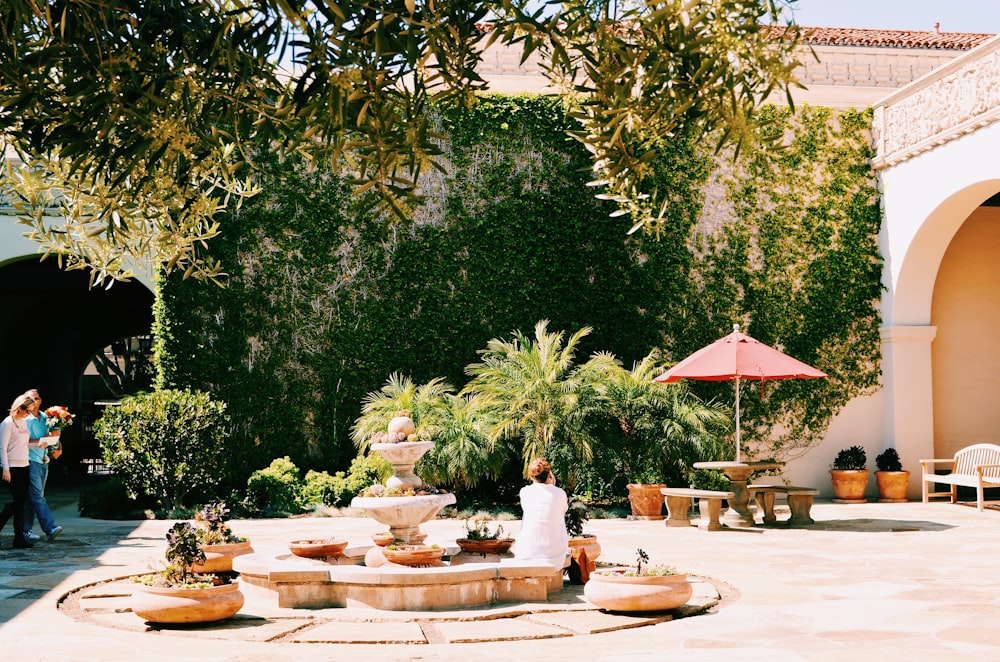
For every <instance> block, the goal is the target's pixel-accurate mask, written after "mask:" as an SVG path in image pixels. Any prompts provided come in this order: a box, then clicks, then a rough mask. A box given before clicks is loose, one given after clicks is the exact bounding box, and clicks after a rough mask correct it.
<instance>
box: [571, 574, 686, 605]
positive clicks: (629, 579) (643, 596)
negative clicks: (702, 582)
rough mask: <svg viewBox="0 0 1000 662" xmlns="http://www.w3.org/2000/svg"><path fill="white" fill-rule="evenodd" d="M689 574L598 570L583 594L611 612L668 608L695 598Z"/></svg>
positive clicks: (593, 602)
mask: <svg viewBox="0 0 1000 662" xmlns="http://www.w3.org/2000/svg"><path fill="white" fill-rule="evenodd" d="M691 593H692V589H691V584H690V582H688V580H687V575H653V576H629V575H625V574H621V573H617V572H613V571H601V572H594V573H591V575H590V581H588V582H587V584H586V585H585V586H584V587H583V594H584V596H585V597H586V598H587V600H588V601H589V602H590V603H591V604H593V605H594V606H596V607H600V608H601V609H606V610H608V611H664V610H667V609H676V608H677V607H680V606H681V605H684V604H686V603H687V601H688V600H689V599H690V598H691Z"/></svg>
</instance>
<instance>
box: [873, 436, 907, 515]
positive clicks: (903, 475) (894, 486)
mask: <svg viewBox="0 0 1000 662" xmlns="http://www.w3.org/2000/svg"><path fill="white" fill-rule="evenodd" d="M875 480H876V482H877V483H878V494H879V501H881V502H883V503H902V502H904V501H907V498H906V492H907V489H908V488H909V485H910V472H909V471H903V464H902V463H901V462H900V461H899V453H897V452H896V449H895V448H886V449H885V450H884V451H882V452H881V453H879V454H878V455H877V456H875Z"/></svg>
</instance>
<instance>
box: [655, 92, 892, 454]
mask: <svg viewBox="0 0 1000 662" xmlns="http://www.w3.org/2000/svg"><path fill="white" fill-rule="evenodd" d="M762 121H765V122H769V123H770V126H771V127H772V129H771V130H773V131H776V132H781V133H782V134H783V135H784V149H782V150H780V151H774V150H762V149H760V148H759V147H758V148H755V147H754V146H748V149H747V152H746V153H745V154H744V159H743V160H742V161H740V162H739V163H738V165H737V167H735V168H733V169H731V170H729V171H728V172H723V173H722V174H721V175H720V181H721V182H723V183H724V184H725V186H726V191H727V195H726V202H727V203H728V204H729V205H731V209H732V214H733V216H734V219H733V222H730V223H726V224H723V225H721V226H719V227H718V228H717V229H716V230H715V231H714V232H708V233H704V234H702V235H700V236H699V237H698V238H697V239H698V240H699V241H698V246H699V249H700V253H701V259H700V260H699V263H698V266H697V267H696V268H695V269H694V270H693V274H692V275H693V279H692V280H693V282H694V283H695V284H696V287H695V290H694V293H695V295H696V296H694V297H693V298H692V299H691V300H690V301H689V306H688V308H689V310H690V311H691V314H692V316H693V318H694V320H696V323H695V324H693V325H692V330H693V329H698V331H697V332H695V333H689V334H679V335H677V336H675V344H674V348H675V350H678V351H679V352H687V351H690V350H693V349H695V347H696V345H697V343H698V342H701V341H704V340H705V339H706V335H707V334H708V329H711V330H712V331H714V334H715V335H719V336H721V335H724V334H725V333H727V332H728V331H729V330H730V325H731V324H732V323H734V322H739V323H742V325H743V330H744V331H745V332H746V333H748V334H749V335H751V336H753V337H755V338H757V339H758V340H760V341H762V342H765V343H768V344H771V345H774V346H777V347H778V348H779V349H782V350H784V351H785V352H786V353H789V354H791V355H792V356H795V357H796V358H798V359H800V360H802V361H805V362H806V363H809V364H811V365H814V366H816V367H818V368H820V369H821V370H823V371H824V372H826V373H827V374H828V375H829V377H828V379H825V380H785V381H780V382H769V383H767V384H766V385H765V386H763V387H761V388H756V389H755V388H749V387H748V388H746V389H745V390H744V391H743V392H742V393H741V405H742V412H743V420H744V426H743V428H744V435H745V436H744V443H745V444H746V445H747V449H746V450H749V451H750V453H751V455H753V454H759V455H762V456H764V457H775V458H783V459H787V458H789V457H793V456H794V455H795V454H797V453H800V452H801V451H803V450H804V449H806V448H808V447H809V446H810V445H811V444H812V443H814V442H815V441H816V440H817V439H818V438H819V437H820V436H821V435H822V434H823V432H824V431H825V430H826V427H827V425H828V424H829V422H830V419H831V418H832V416H833V415H834V414H836V413H837V412H838V411H839V410H840V409H841V408H842V407H843V406H844V405H845V404H846V403H847V402H848V401H849V400H851V399H852V398H854V397H857V396H859V395H862V394H865V393H870V392H872V391H873V389H874V388H875V387H876V386H877V383H878V377H879V352H880V343H879V332H878V327H879V321H880V317H879V311H878V303H879V297H880V295H881V285H880V282H881V281H880V276H881V269H882V260H881V257H880V255H879V252H878V233H879V227H880V221H881V214H880V211H879V201H878V196H877V190H876V182H875V176H874V173H873V171H872V169H871V167H870V159H871V157H872V151H871V147H870V140H869V135H868V128H869V126H870V122H871V116H870V113H868V112H860V111H856V110H847V111H842V112H835V111H833V110H831V109H829V108H815V107H805V108H801V109H799V110H798V111H797V112H796V113H795V114H792V112H791V111H790V110H789V109H787V108H776V107H773V106H772V107H768V108H766V109H764V112H763V113H762ZM706 327H708V329H706ZM726 386H728V392H726ZM726 386H719V385H717V386H715V387H714V388H711V389H708V388H703V389H702V390H704V391H709V392H710V393H713V394H715V395H718V397H724V398H730V399H731V398H732V397H733V394H732V385H731V384H727V385H726Z"/></svg>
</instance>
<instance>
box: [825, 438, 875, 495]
mask: <svg viewBox="0 0 1000 662" xmlns="http://www.w3.org/2000/svg"><path fill="white" fill-rule="evenodd" d="M867 463H868V458H867V456H866V455H865V449H864V448H863V447H861V446H851V447H850V448H844V449H841V451H840V452H839V453H837V457H836V458H834V460H833V467H832V468H831V469H830V480H831V481H832V482H833V495H834V499H833V500H834V502H835V503H866V501H867V500H866V499H865V490H866V489H867V488H868V469H866V468H865V467H866V465H867Z"/></svg>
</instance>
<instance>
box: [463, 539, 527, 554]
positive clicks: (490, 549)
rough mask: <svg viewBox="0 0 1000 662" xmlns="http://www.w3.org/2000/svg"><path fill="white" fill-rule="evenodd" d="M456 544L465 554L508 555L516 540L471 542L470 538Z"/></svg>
mask: <svg viewBox="0 0 1000 662" xmlns="http://www.w3.org/2000/svg"><path fill="white" fill-rule="evenodd" d="M455 543H456V544H457V545H458V546H459V547H460V548H461V550H462V551H463V552H469V553H471V554H506V553H507V552H509V551H510V546H511V545H513V544H514V539H513V538H500V539H499V540H469V539H468V538H459V539H458V540H456V541H455Z"/></svg>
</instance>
